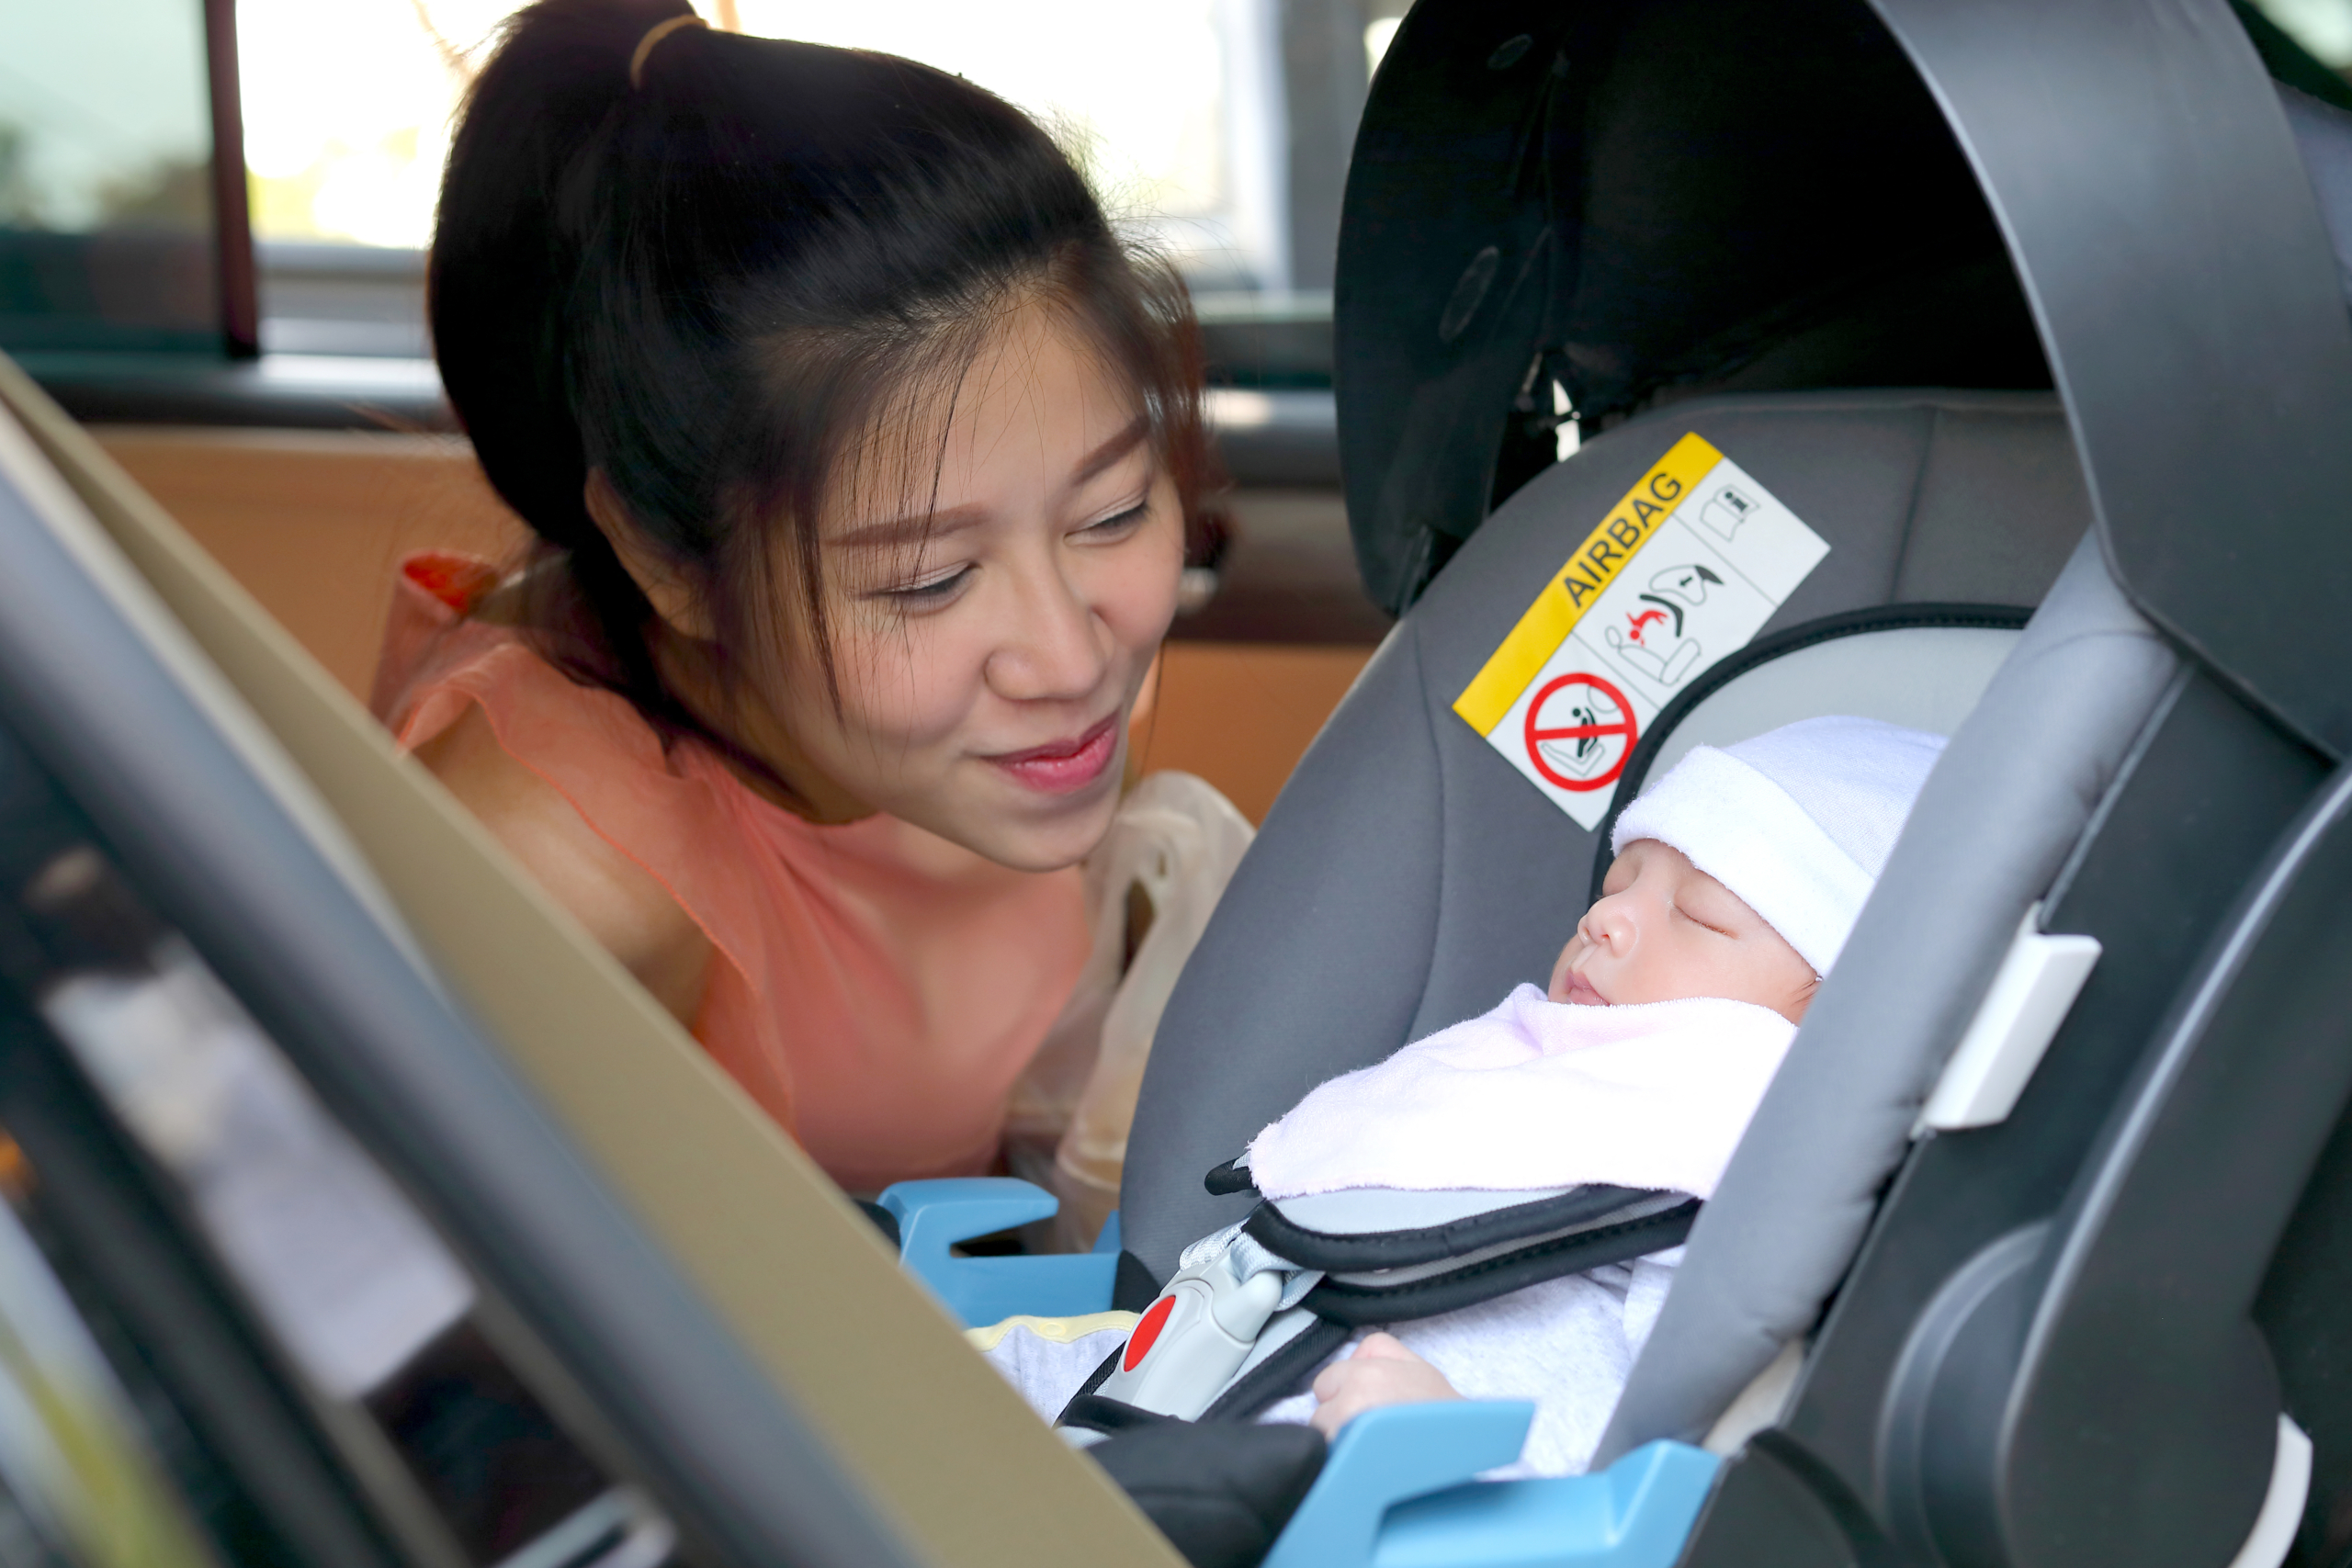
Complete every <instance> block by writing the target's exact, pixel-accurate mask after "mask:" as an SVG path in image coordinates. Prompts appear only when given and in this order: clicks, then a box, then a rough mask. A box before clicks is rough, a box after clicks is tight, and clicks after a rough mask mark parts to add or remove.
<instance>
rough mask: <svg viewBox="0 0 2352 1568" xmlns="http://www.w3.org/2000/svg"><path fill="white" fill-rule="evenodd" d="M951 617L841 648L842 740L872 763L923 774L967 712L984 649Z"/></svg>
mask: <svg viewBox="0 0 2352 1568" xmlns="http://www.w3.org/2000/svg"><path fill="white" fill-rule="evenodd" d="M956 619H957V617H955V616H954V615H952V613H951V614H950V615H942V616H938V617H933V618H930V619H928V620H909V621H906V622H903V623H901V624H900V625H899V626H896V627H894V628H890V629H888V630H885V631H883V632H881V633H879V634H878V635H869V636H864V637H859V638H858V639H857V641H858V642H859V644H860V646H858V647H856V648H855V649H843V650H842V651H843V653H844V654H847V655H849V657H845V658H843V659H842V661H841V664H840V669H841V671H842V718H843V721H844V728H846V729H847V730H848V731H849V734H848V736H847V737H846V739H849V740H851V741H852V742H853V743H854V744H856V745H857V746H858V747H859V749H860V750H864V751H866V752H868V753H869V754H871V755H872V756H873V757H874V758H875V759H876V762H877V763H878V764H879V765H882V766H885V767H910V768H911V769H913V770H914V771H917V772H920V771H922V764H923V761H925V759H926V757H927V754H928V753H931V752H933V751H935V750H938V749H939V748H940V747H941V746H942V745H943V744H944V743H945V742H949V741H952V740H953V739H956V734H957V731H958V730H959V728H961V726H962V723H963V720H964V718H965V716H966V715H967V714H968V713H969V711H970V709H971V701H970V697H971V694H972V692H973V691H975V690H976V689H977V687H978V682H979V667H980V664H981V662H982V660H983V659H984V658H985V650H984V649H981V648H979V647H978V646H977V643H976V639H975V638H974V637H972V636H971V635H970V633H969V631H968V629H967V628H966V627H964V626H958V625H954V624H951V623H952V622H954V621H955V620H956Z"/></svg>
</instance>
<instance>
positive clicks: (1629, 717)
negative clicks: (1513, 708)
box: [1526, 671, 1638, 791]
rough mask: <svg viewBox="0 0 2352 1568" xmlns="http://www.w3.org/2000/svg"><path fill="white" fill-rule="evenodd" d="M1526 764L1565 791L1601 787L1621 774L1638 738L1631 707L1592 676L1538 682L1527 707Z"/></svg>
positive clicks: (1602, 681)
mask: <svg viewBox="0 0 2352 1568" xmlns="http://www.w3.org/2000/svg"><path fill="white" fill-rule="evenodd" d="M1526 728H1527V760H1528V761H1530V762H1532V763H1533V764H1534V766H1535V771H1536V772H1537V773H1541V774H1543V775H1544V777H1545V778H1546V779H1549V780H1550V781H1551V782H1552V783H1553V784H1557V785H1558V786H1559V787H1560V788H1562V789H1566V790H1577V791H1583V790H1591V789H1607V788H1608V787H1609V786H1610V785H1611V784H1615V783H1616V782H1617V775H1618V774H1620V773H1623V772H1624V771H1625V759H1626V758H1627V757H1629V756H1631V755H1632V754H1633V750H1634V740H1635V739H1637V738H1638V737H1637V736H1636V735H1635V733H1634V731H1635V724H1634V705H1633V704H1632V703H1630V702H1627V701H1626V700H1625V694H1624V693H1623V692H1621V691H1619V690H1618V689H1617V688H1616V687H1614V686H1612V685H1611V684H1610V683H1609V682H1606V681H1604V680H1602V679H1601V678H1600V676H1598V675H1588V674H1585V673H1584V672H1582V671H1577V672H1576V673H1574V674H1568V675H1562V676H1559V677H1557V678H1555V679H1554V680H1551V681H1548V682H1544V689H1543V690H1541V691H1539V692H1537V693H1536V694H1535V700H1534V701H1533V702H1531V703H1529V704H1528V705H1527V726H1526Z"/></svg>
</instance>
